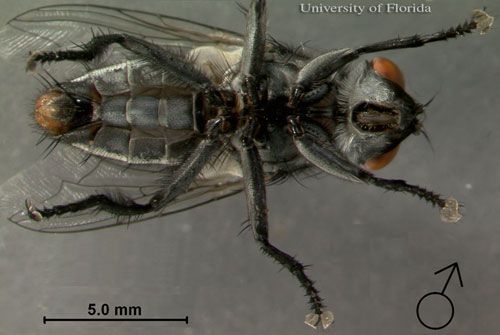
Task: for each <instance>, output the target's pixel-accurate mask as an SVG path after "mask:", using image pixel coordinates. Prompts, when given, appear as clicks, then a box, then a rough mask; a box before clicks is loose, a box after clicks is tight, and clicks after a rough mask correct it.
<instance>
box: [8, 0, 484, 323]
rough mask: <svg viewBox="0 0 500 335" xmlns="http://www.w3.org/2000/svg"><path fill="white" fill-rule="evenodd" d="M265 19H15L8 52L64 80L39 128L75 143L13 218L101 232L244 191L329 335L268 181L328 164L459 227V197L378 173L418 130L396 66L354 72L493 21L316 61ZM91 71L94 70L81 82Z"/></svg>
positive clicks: (110, 14)
mask: <svg viewBox="0 0 500 335" xmlns="http://www.w3.org/2000/svg"><path fill="white" fill-rule="evenodd" d="M265 7H266V6H265V1H252V2H251V4H250V6H249V9H248V10H245V14H246V17H247V28H246V33H245V34H244V35H240V34H238V33H235V32H231V31H228V30H224V29H220V28H216V27H211V26H207V25H203V24H199V23H195V22H192V21H188V20H183V19H179V18H175V17H170V16H165V15H157V14H151V13H147V12H141V11H130V10H125V9H118V8H112V7H104V6H80V5H66V6H47V7H41V8H37V9H34V10H31V11H28V12H26V13H24V14H21V15H19V16H18V17H16V18H14V19H13V20H11V21H10V22H9V23H8V25H7V26H6V27H5V28H4V29H3V30H2V31H0V41H1V42H2V43H0V45H1V46H0V54H2V55H4V56H6V57H13V56H15V55H19V54H20V53H22V52H25V51H29V52H30V56H29V59H28V62H27V68H28V70H30V71H36V70H37V69H38V68H40V67H43V66H47V65H49V64H50V66H51V68H50V69H51V70H50V73H53V72H56V71H57V70H58V69H64V70H65V71H66V77H65V78H66V79H65V80H63V81H58V80H56V79H54V78H53V76H52V74H49V72H47V73H43V72H41V76H42V78H43V79H44V80H46V82H47V86H48V87H47V88H46V91H45V92H44V93H43V94H41V95H40V96H39V97H38V98H37V100H36V103H35V113H34V118H35V120H36V122H37V125H38V127H39V128H40V129H41V130H42V132H43V133H44V134H45V136H46V137H48V138H50V139H52V140H53V141H54V142H53V143H54V145H57V144H58V143H61V144H65V146H64V147H61V148H57V150H56V151H54V153H52V154H51V156H50V161H48V162H47V163H45V164H46V166H45V167H44V169H43V170H42V169H41V166H40V165H36V166H34V167H32V168H30V169H28V170H26V171H25V172H23V173H21V174H20V175H18V176H16V177H14V178H12V179H11V180H9V181H8V182H7V183H6V184H4V185H3V186H2V197H3V198H2V206H4V207H14V208H15V209H14V212H13V213H12V214H11V215H10V216H9V219H10V220H11V221H12V222H14V223H16V224H18V225H21V226H22V227H25V228H28V229H31V230H35V231H43V232H73V231H82V230H91V229H98V228H104V227H109V226H114V225H118V224H123V223H129V222H140V221H144V220H147V219H149V218H151V217H157V216H164V215H167V214H171V213H173V212H177V211H181V210H186V209H189V208H192V207H193V206H198V205H201V204H204V203H207V202H210V201H213V200H217V199H220V198H222V197H226V196H230V195H232V194H235V193H238V192H241V191H245V194H246V199H247V209H248V218H249V222H250V225H251V227H252V229H253V233H254V237H255V240H256V242H257V243H258V245H259V247H260V248H261V250H262V251H263V252H264V253H265V254H266V255H268V256H270V257H271V258H272V259H274V260H275V261H277V262H279V263H280V264H281V265H282V266H283V267H285V268H286V269H287V270H289V272H290V273H291V274H292V275H293V276H294V277H295V278H296V279H297V280H298V281H299V283H300V285H301V286H302V287H303V288H304V290H305V293H306V295H307V297H308V299H309V307H310V309H311V313H310V314H308V315H307V316H306V323H307V324H308V325H310V326H313V327H316V326H317V325H318V323H320V322H321V324H322V326H323V327H324V328H327V327H328V326H329V325H330V324H331V323H332V322H333V314H332V313H331V312H329V311H327V310H326V309H325V306H324V304H323V300H322V298H321V297H320V296H319V294H318V290H317V289H316V287H315V285H314V284H313V282H312V281H311V280H310V279H309V277H308V276H307V275H306V273H305V271H304V266H303V265H302V264H301V263H300V262H299V261H298V260H296V259H295V258H294V257H291V256H290V255H288V254H287V253H285V252H283V251H281V250H280V249H278V248H276V247H275V246H274V245H273V244H272V243H271V242H270V241H269V239H268V222H267V208H266V199H265V198H266V195H265V187H266V184H271V183H273V182H275V181H278V180H281V179H283V178H285V177H287V176H290V175H292V174H294V173H298V172H301V171H304V170H307V169H313V168H316V169H319V170H322V171H324V172H326V173H329V174H332V175H335V176H338V177H340V178H343V179H347V180H350V181H354V182H364V183H367V184H373V185H376V186H379V187H382V188H384V189H387V190H392V191H398V192H407V193H410V194H413V195H417V196H419V197H420V198H422V199H424V200H425V201H427V202H429V203H430V204H432V205H435V206H438V207H439V208H440V213H441V218H442V219H443V220H444V221H447V222H456V221H458V220H459V219H460V217H461V215H460V213H459V211H458V202H457V201H456V200H455V199H453V198H447V199H446V198H443V197H441V196H440V195H438V194H436V193H434V192H431V191H428V190H426V189H425V188H422V187H419V186H415V185H410V184H408V183H406V182H405V181H403V180H390V179H382V178H378V177H376V176H375V175H373V174H372V173H371V172H369V170H374V169H377V168H380V167H383V166H384V165H386V164H387V163H388V162H389V161H390V160H391V159H392V158H393V157H394V155H395V153H396V151H397V148H398V146H399V144H400V143H401V142H402V141H403V140H404V139H405V138H406V137H408V136H409V135H410V134H418V133H419V132H420V131H421V127H422V125H421V123H420V120H419V117H420V116H421V115H422V113H423V107H424V106H423V105H421V104H419V103H418V102H416V101H415V100H414V99H413V98H412V97H410V96H409V95H408V94H407V93H406V92H405V90H404V79H403V76H402V74H401V72H400V70H399V69H398V67H397V66H396V65H395V64H394V63H392V62H391V61H389V60H387V59H383V58H374V59H373V60H372V61H369V62H367V61H360V62H355V60H357V59H358V58H359V56H360V55H363V54H369V53H374V52H378V51H384V50H391V49H398V48H412V47H419V46H422V45H424V44H427V43H431V42H435V41H442V40H446V39H449V38H454V37H457V36H460V35H464V34H466V33H470V32H472V31H473V30H479V31H480V32H481V33H484V32H485V31H487V30H488V29H489V28H490V27H491V25H492V23H493V19H492V18H491V17H490V16H489V15H488V14H487V13H485V12H484V11H481V10H475V11H474V12H473V15H472V18H471V19H470V20H469V21H467V22H466V23H464V24H462V25H458V26H457V27H454V28H450V29H448V30H446V31H442V32H437V33H433V34H428V35H415V36H411V37H406V38H396V39H392V40H387V41H383V42H378V43H373V44H368V45H365V46H361V47H358V48H354V49H351V48H344V49H337V50H332V51H329V52H326V53H318V52H315V51H314V50H310V49H306V48H290V47H287V46H285V45H283V44H281V43H279V42H277V41H275V40H273V39H270V38H267V32H266V20H267V15H266V8H265ZM89 32H90V34H91V36H90V37H89V38H87V39H86V40H85V39H83V37H82V36H87V35H89ZM70 42H79V43H80V44H79V45H77V46H73V47H70V44H69V43H70ZM82 63H83V65H84V66H85V68H86V70H87V71H86V73H85V74H79V75H75V76H73V77H71V76H70V74H69V73H71V72H72V71H73V70H74V68H73V65H77V66H80V65H81V64H82ZM22 197H24V199H23V200H25V205H24V208H23V204H22V203H20V199H21V198H22Z"/></svg>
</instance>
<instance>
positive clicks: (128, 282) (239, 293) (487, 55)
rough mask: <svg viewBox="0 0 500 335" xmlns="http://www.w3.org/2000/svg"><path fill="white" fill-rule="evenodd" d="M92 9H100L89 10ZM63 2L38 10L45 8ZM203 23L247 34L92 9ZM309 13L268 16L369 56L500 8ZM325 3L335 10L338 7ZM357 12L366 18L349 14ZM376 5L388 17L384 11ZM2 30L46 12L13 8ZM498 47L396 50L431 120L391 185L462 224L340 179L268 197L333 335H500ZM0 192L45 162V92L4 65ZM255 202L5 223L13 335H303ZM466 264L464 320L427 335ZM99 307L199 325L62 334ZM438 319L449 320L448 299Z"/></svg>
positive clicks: (0, 307) (289, 35)
mask: <svg viewBox="0 0 500 335" xmlns="http://www.w3.org/2000/svg"><path fill="white" fill-rule="evenodd" d="M89 2H90V1H89ZM49 3H57V2H56V1H38V2H37V5H42V4H49ZM93 3H101V4H111V5H119V6H123V7H127V8H137V9H143V10H149V11H153V12H162V13H167V14H171V15H176V16H181V17H186V18H191V19H194V20H198V21H201V22H205V23H211V24H216V25H219V26H222V27H226V28H230V29H235V30H239V31H241V30H242V29H244V28H243V27H244V20H243V19H242V17H241V15H240V13H239V12H238V11H237V10H236V6H235V5H234V2H232V1H227V2H212V1H210V2H209V1H204V2H195V1H183V2H180V1H179V2H177V1H152V0H147V1H146V0H143V1H141V2H135V1H129V2H124V1H99V2H97V1H93ZM298 3H299V2H297V1H287V2H285V1H272V3H270V5H269V13H270V15H269V18H270V19H269V26H270V28H269V31H270V32H271V33H272V34H273V36H274V37H276V38H278V39H280V40H284V41H286V42H301V41H311V42H310V43H311V45H312V46H316V47H321V48H325V49H328V48H335V47H345V46H357V45H361V44H364V43H366V42H373V41H377V40H382V39H387V38H392V37H394V36H396V35H401V36H405V35H410V34H414V33H425V32H434V31H437V30H439V29H442V28H447V27H449V26H451V25H455V24H456V23H461V22H463V21H464V19H465V18H467V17H468V15H469V13H470V11H471V10H472V9H474V8H481V7H483V6H487V7H488V8H489V11H490V12H491V13H493V14H498V13H500V6H499V5H498V2H496V1H489V2H488V1H451V0H450V1H430V2H425V3H426V4H430V5H431V6H432V14H406V15H404V14H391V15H387V14H371V15H367V14H365V15H362V16H356V15H353V14H350V15H349V14H344V15H340V14H319V15H306V14H300V13H299V11H298ZM323 3H328V4H335V3H339V2H336V1H331V2H328V1H324V2H323ZM353 3H356V4H360V3H364V2H361V1H353ZM374 3H378V2H374ZM0 6H1V8H2V10H1V11H0V22H2V23H4V22H6V21H7V20H8V19H9V18H10V17H12V16H14V15H16V14H18V13H20V12H22V11H24V10H27V9H29V8H32V7H34V5H33V2H31V1H30V2H28V1H24V2H21V3H18V1H15V0H1V1H0ZM498 42H499V33H498V29H494V30H493V31H491V32H490V34H488V35H486V36H479V35H477V34H474V35H472V36H468V37H466V38H459V39H458V40H452V41H449V42H444V43H438V44H435V45H429V46H426V47H423V48H419V49H412V50H402V51H395V52H386V53H384V54H383V55H384V56H387V57H390V58H392V59H393V60H394V61H396V62H397V63H398V64H399V65H400V67H401V68H402V69H403V71H404V72H405V74H406V80H407V83H408V84H407V90H408V91H409V92H410V94H412V95H413V96H414V97H415V98H416V99H417V100H419V101H421V102H425V101H427V100H428V99H430V98H431V97H432V96H434V95H436V97H435V99H434V101H433V103H432V104H431V105H430V106H429V108H428V112H427V118H426V120H425V129H426V131H427V132H428V134H429V135H430V137H431V140H432V146H433V147H434V152H433V151H432V150H431V149H430V146H429V145H428V144H427V143H426V141H425V140H424V138H423V137H422V136H419V137H411V138H409V139H408V140H407V141H406V142H405V143H404V145H403V146H402V149H401V151H400V154H399V156H398V157H397V159H396V160H395V162H394V163H393V164H392V165H390V166H389V167H387V168H386V169H384V170H383V171H381V172H380V173H379V175H381V176H385V177H393V178H404V179H406V180H408V181H410V182H412V183H416V184H419V185H422V186H427V187H429V188H432V189H433V190H435V191H436V192H440V193H442V194H451V195H453V196H455V197H456V198H457V199H459V200H460V201H462V202H463V203H464V204H465V209H464V212H465V217H464V219H463V220H462V221H461V222H460V223H458V224H456V225H452V224H444V223H441V222H440V220H439V215H438V210H437V209H435V208H431V207H430V206H429V205H427V204H426V203H424V202H423V201H420V200H419V199H416V198H413V197H411V196H407V195H402V194H393V193H385V192H384V191H382V190H380V189H377V188H375V187H369V186H364V185H353V184H350V183H346V182H343V181H340V180H337V179H335V178H334V177H323V178H321V179H319V180H315V179H308V180H305V181H303V183H304V184H305V185H306V187H303V186H301V185H299V184H298V183H296V182H295V181H293V180H292V181H290V182H288V183H286V184H284V185H279V186H273V187H271V188H270V189H269V191H268V200H269V208H270V215H269V216H270V224H271V228H270V233H271V239H272V241H273V242H274V243H275V244H276V245H277V246H279V247H280V248H282V249H283V250H286V251H288V252H289V253H290V254H292V255H297V256H298V257H299V259H301V260H302V261H303V262H304V263H307V264H313V266H312V267H311V268H310V269H309V271H308V273H309V275H310V276H311V277H312V278H313V279H314V280H315V281H316V283H317V286H318V287H319V289H320V290H321V294H322V296H323V297H324V298H325V299H326V304H327V305H328V306H329V308H330V309H332V310H333V312H334V313H335V316H336V320H337V321H336V323H335V324H334V326H333V328H331V329H330V332H331V333H335V334H343V335H348V334H374V335H376V334H431V333H439V334H455V335H465V334H483V335H489V334H498V325H499V321H498V320H499V316H500V265H499V264H498V260H499V259H500V246H499V245H500V242H499V241H500V224H499V223H498V211H499V209H500V172H499V169H498V164H499V154H498V148H499V146H500V132H499V131H498V125H499V124H500V115H499V108H498V106H499V105H500V95H499V94H498V78H499V70H500V61H499V57H498V54H499V47H500V45H499V43H498ZM0 73H1V77H2V80H1V81H0V85H1V86H0V92H1V94H0V106H2V111H1V113H0V129H1V133H0V152H1V156H0V157H1V165H0V181H5V180H7V179H8V178H9V177H10V176H12V175H14V174H15V173H16V172H18V171H20V170H22V169H23V168H24V167H26V166H29V165H31V164H33V163H34V162H36V160H37V157H39V155H40V153H41V151H42V148H41V147H35V146H34V143H35V141H36V136H35V134H33V132H32V129H31V128H30V126H29V124H30V123H31V122H32V121H31V119H30V114H29V113H31V111H32V104H33V101H34V99H35V97H36V93H37V92H38V89H39V85H38V84H37V82H36V81H35V80H34V79H33V78H31V77H30V76H28V75H27V74H25V73H24V71H23V68H22V66H19V65H12V64H7V63H5V62H3V61H2V62H0ZM245 215H246V214H245V205H244V201H243V196H241V195H239V196H235V197H233V198H230V199H226V200H222V201H220V202H218V203H213V204H211V205H208V206H205V207H201V208H197V209H194V210H192V211H189V212H186V213H182V214H178V215H175V216H171V217H168V218H166V219H162V220H161V222H149V223H147V224H142V225H133V226H131V227H129V228H125V227H120V228H115V229H108V230H102V231H96V232H88V233H82V234H69V235H68V234H65V235H50V234H37V233H33V232H30V231H26V230H23V229H21V228H19V227H17V226H14V225H10V224H9V223H7V222H6V220H4V219H2V220H1V222H0V334H2V335H3V334H26V335H28V334H52V335H59V334H69V333H71V334H308V333H311V334H312V333H313V330H312V329H309V328H308V327H306V326H305V325H304V324H303V318H304V315H305V313H306V312H307V309H306V304H305V299H304V297H303V292H302V290H301V289H300V288H299V287H298V285H297V283H296V281H295V280H294V279H293V278H292V277H291V276H290V275H289V274H288V273H287V272H286V271H281V272H280V271H279V266H278V265H277V264H274V263H273V262H272V261H271V260H269V259H267V258H266V257H264V256H263V255H261V253H260V252H259V250H258V248H257V247H256V245H255V243H254V241H253V239H252V236H251V234H250V233H244V234H242V235H240V236H237V233H238V231H239V230H240V223H241V222H242V221H243V220H244V219H245V217H246V216H245ZM455 261H456V262H458V263H459V265H460V269H461V273H462V277H463V280H464V285H465V286H464V287H463V288H460V287H459V285H458V281H457V278H456V277H454V278H452V280H451V282H450V284H449V286H448V289H447V291H446V293H447V294H448V295H449V296H450V298H451V299H452V300H453V302H454V306H455V317H454V319H453V321H452V323H451V324H450V325H449V326H448V327H446V328H445V329H444V330H441V331H438V332H435V331H431V330H428V329H426V328H424V327H423V326H422V325H421V324H420V323H419V322H418V321H417V318H416V314H415V306H416V304H417V301H418V299H420V297H422V296H423V295H424V294H426V293H428V292H430V291H440V290H441V289H442V287H443V285H444V282H445V281H446V278H447V276H448V273H443V274H440V275H437V276H435V275H434V274H433V273H434V271H436V270H438V269H440V268H442V267H444V266H446V265H449V264H451V263H452V262H455ZM89 303H108V304H109V305H141V306H142V310H143V316H144V317H183V316H185V315H189V317H190V324H189V325H188V326H185V325H184V324H165V323H107V324H104V323H92V324H89V323H85V324H84V323H60V324H49V325H45V326H44V325H42V323H41V318H42V315H46V316H49V317H85V316H86V313H87V306H88V304H89ZM423 313H424V314H425V317H426V320H428V321H429V322H433V321H434V322H439V320H444V319H446V317H447V315H448V313H449V309H448V307H447V306H446V305H444V304H443V303H442V301H440V300H438V299H436V300H435V301H433V302H429V303H428V304H426V306H425V309H424V310H423Z"/></svg>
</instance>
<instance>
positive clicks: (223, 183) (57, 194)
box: [0, 145, 243, 232]
mask: <svg viewBox="0 0 500 335" xmlns="http://www.w3.org/2000/svg"><path fill="white" fill-rule="evenodd" d="M175 168H177V166H147V167H145V166H133V167H131V166H125V165H119V164H117V163H116V162H114V161H109V160H105V159H102V158H98V157H96V156H88V154H86V153H84V152H82V151H80V150H78V149H76V148H73V147H70V146H66V145H59V146H58V147H57V148H56V149H55V150H54V151H53V152H52V153H51V154H50V155H49V156H48V157H47V158H45V159H43V160H41V161H38V162H37V163H35V164H34V165H33V166H31V167H30V168H28V169H26V170H24V171H22V172H21V173H19V174H18V175H16V176H14V177H12V178H11V179H9V180H8V181H6V182H5V183H4V184H3V185H1V186H0V215H1V217H2V218H7V219H8V220H9V221H11V222H13V223H15V224H17V225H20V226H22V227H24V228H27V229H30V230H35V231H41V232H77V231H85V230H93V229H100V228H106V227H110V226H115V225H121V224H129V223H136V222H144V221H146V220H148V219H150V218H152V217H162V216H166V215H169V214H172V213H177V212H180V211H184V210H187V209H190V208H193V207H196V206H200V205H203V204H206V203H208V202H211V201H214V200H218V199H221V198H224V197H227V196H230V195H233V194H236V193H238V192H240V191H241V190H242V188H243V184H242V178H241V175H240V173H241V171H240V169H239V167H238V166H236V165H235V164H234V162H232V161H231V160H228V159H225V160H218V161H216V162H214V163H213V164H210V166H209V167H207V169H205V170H204V171H203V173H202V174H203V177H200V178H198V180H196V182H195V183H193V185H191V187H190V189H189V190H188V191H187V192H186V193H184V194H182V195H180V196H179V197H177V198H176V199H175V200H174V201H173V202H172V203H170V204H169V205H168V206H167V207H166V208H164V209H163V211H161V212H156V213H151V214H147V215H143V216H139V217H137V216H136V217H122V218H117V217H116V216H114V215H113V214H109V213H106V212H102V211H100V212H96V211H95V210H93V209H89V210H85V211H81V212H78V213H69V214H67V215H63V216H59V217H53V218H50V219H44V220H42V221H40V222H36V221H33V220H31V219H29V218H28V216H27V215H26V207H25V201H26V199H29V200H30V201H31V202H32V204H33V205H34V206H36V207H39V208H40V207H51V206H54V205H61V204H67V203H70V202H74V201H78V200H81V199H84V198H86V197H88V196H89V195H93V194H102V193H105V194H120V196H123V197H125V198H127V199H130V200H134V201H136V202H146V201H148V200H149V199H150V198H151V196H152V195H153V193H154V192H155V191H156V190H158V186H157V183H158V180H159V179H160V178H162V177H165V176H168V175H169V174H171V173H172V172H173V171H174V170H175Z"/></svg>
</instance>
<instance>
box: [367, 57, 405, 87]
mask: <svg viewBox="0 0 500 335" xmlns="http://www.w3.org/2000/svg"><path fill="white" fill-rule="evenodd" d="M372 67H373V69H374V70H375V72H377V73H378V74H379V75H381V76H382V77H384V78H385V79H389V80H390V81H392V82H394V83H396V84H398V85H399V86H401V87H402V88H405V77H404V76H403V72H401V70H400V69H399V67H398V66H397V65H396V64H395V63H394V62H393V61H391V60H389V59H387V58H382V57H375V58H373V59H372Z"/></svg>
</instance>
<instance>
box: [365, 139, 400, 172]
mask: <svg viewBox="0 0 500 335" xmlns="http://www.w3.org/2000/svg"><path fill="white" fill-rule="evenodd" d="M398 150H399V145H398V146H397V147H395V148H394V149H392V150H389V151H387V152H386V153H385V154H382V155H380V156H378V157H376V158H372V159H369V160H367V161H366V162H365V164H363V168H365V169H367V170H372V171H373V170H380V169H381V168H383V167H384V166H386V165H387V164H389V163H390V162H391V161H392V160H393V159H394V157H396V154H397V153H398Z"/></svg>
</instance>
